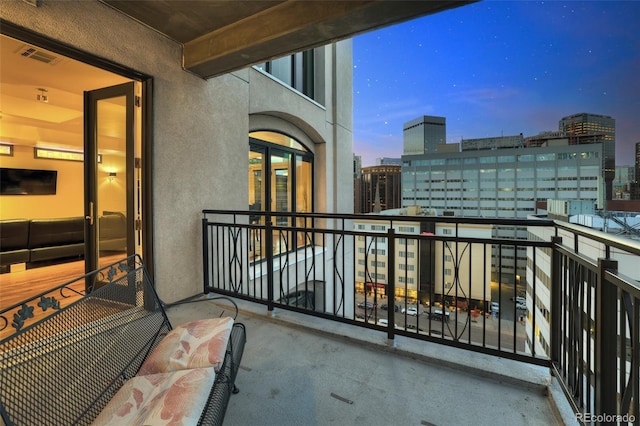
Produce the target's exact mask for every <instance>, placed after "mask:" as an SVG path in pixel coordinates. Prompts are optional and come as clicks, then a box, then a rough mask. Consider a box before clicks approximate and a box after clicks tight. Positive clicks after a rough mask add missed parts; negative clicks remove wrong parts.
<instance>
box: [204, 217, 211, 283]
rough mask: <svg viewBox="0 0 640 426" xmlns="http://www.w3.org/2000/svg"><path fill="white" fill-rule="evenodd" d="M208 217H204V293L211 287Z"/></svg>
mask: <svg viewBox="0 0 640 426" xmlns="http://www.w3.org/2000/svg"><path fill="white" fill-rule="evenodd" d="M207 223H208V221H207V218H206V217H203V218H202V269H203V270H202V280H203V283H202V284H203V289H202V292H203V293H204V294H206V293H208V288H209V237H208V235H209V233H208V232H207V229H208V227H207ZM211 262H212V263H213V259H211Z"/></svg>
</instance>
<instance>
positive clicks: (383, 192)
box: [354, 165, 402, 213]
mask: <svg viewBox="0 0 640 426" xmlns="http://www.w3.org/2000/svg"><path fill="white" fill-rule="evenodd" d="M401 171H402V167H401V166H395V165H390V166H369V167H363V168H362V175H361V176H360V180H359V185H358V186H359V189H358V190H356V191H355V192H356V193H357V194H359V198H358V200H356V201H355V203H354V205H355V206H359V211H358V210H356V211H355V213H373V212H380V211H382V210H389V209H397V208H400V207H401V203H402V201H401V198H400V197H401V194H402V193H401V189H400V182H401V179H402V173H401ZM356 182H358V181H357V180H356Z"/></svg>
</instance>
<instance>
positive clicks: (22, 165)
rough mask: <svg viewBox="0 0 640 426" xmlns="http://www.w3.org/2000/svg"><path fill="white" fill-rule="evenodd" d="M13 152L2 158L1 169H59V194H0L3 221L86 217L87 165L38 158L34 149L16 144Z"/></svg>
mask: <svg viewBox="0 0 640 426" xmlns="http://www.w3.org/2000/svg"><path fill="white" fill-rule="evenodd" d="M13 149H14V150H13V156H11V157H9V156H0V167H9V168H15V169H38V170H57V171H58V179H57V182H56V194H55V195H0V220H5V219H50V218H61V217H74V216H82V215H84V207H83V193H84V192H83V191H84V175H83V173H84V166H83V164H84V163H82V162H79V161H63V160H49V159H40V158H34V155H33V147H30V146H24V145H15V146H14V148H13Z"/></svg>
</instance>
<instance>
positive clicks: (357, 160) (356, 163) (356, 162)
mask: <svg viewBox="0 0 640 426" xmlns="http://www.w3.org/2000/svg"><path fill="white" fill-rule="evenodd" d="M361 171H362V157H361V156H360V155H355V154H353V178H354V179H357V178H359V177H360V173H361Z"/></svg>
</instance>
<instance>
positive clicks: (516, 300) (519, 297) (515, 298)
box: [511, 296, 527, 304]
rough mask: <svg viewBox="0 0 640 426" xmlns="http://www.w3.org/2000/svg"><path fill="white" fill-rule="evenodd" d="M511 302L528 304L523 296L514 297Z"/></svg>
mask: <svg viewBox="0 0 640 426" xmlns="http://www.w3.org/2000/svg"><path fill="white" fill-rule="evenodd" d="M511 300H513V301H514V302H516V303H522V304H525V303H527V299H525V298H524V297H522V296H514V297H512V298H511Z"/></svg>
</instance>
